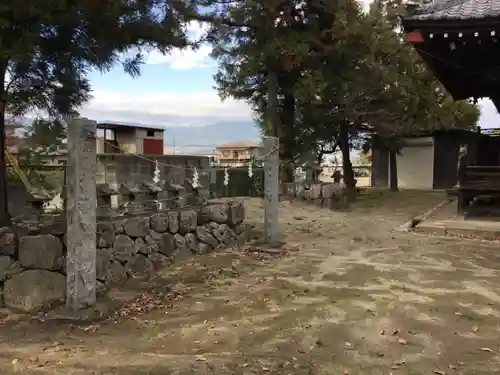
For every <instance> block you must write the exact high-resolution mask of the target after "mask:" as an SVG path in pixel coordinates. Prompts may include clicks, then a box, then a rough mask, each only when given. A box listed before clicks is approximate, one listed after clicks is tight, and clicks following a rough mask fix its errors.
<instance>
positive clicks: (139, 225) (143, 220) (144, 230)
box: [124, 217, 149, 237]
mask: <svg viewBox="0 0 500 375" xmlns="http://www.w3.org/2000/svg"><path fill="white" fill-rule="evenodd" d="M124 229H125V233H126V234H127V235H128V236H130V237H144V236H145V235H147V234H148V233H149V217H133V218H130V219H128V220H126V221H125V225H124Z"/></svg>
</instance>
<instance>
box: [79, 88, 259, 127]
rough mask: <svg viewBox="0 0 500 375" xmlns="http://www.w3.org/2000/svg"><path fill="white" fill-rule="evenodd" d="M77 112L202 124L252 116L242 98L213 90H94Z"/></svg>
mask: <svg viewBox="0 0 500 375" xmlns="http://www.w3.org/2000/svg"><path fill="white" fill-rule="evenodd" d="M93 96H94V99H93V100H91V101H90V102H89V103H88V104H87V105H86V106H85V107H84V108H82V110H81V114H82V115H83V116H86V117H88V118H92V119H95V120H98V121H103V120H110V121H130V122H142V123H148V124H160V125H197V124H200V125H203V124H205V123H206V121H207V120H208V119H210V120H238V119H248V120H250V119H251V118H252V113H251V110H250V107H249V106H248V104H246V103H245V102H240V101H235V100H232V99H228V100H226V101H224V102H222V101H221V100H220V98H219V97H218V95H217V93H216V92H215V91H213V92H191V93H178V92H169V91H164V92H156V93H151V94H141V95H134V94H133V93H127V92H120V91H104V90H97V91H95V92H94V93H93Z"/></svg>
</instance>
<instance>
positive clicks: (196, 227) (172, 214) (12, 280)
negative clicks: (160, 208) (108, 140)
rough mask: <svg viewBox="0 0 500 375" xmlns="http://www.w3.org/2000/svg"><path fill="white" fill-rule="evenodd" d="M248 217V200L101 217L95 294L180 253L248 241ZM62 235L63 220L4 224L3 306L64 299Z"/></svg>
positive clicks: (38, 305)
mask: <svg viewBox="0 0 500 375" xmlns="http://www.w3.org/2000/svg"><path fill="white" fill-rule="evenodd" d="M244 216H245V213H244V208H243V204H242V203H241V202H230V203H216V204H208V205H206V206H202V207H199V208H180V209H169V210H168V211H165V212H155V213H144V214H141V215H125V216H120V217H114V218H104V219H100V220H98V223H97V254H96V257H97V258H96V260H97V262H96V265H97V267H96V279H97V284H98V293H104V292H106V290H107V289H108V288H109V287H110V286H112V285H116V284H124V283H126V282H127V280H128V279H130V278H140V279H147V278H149V277H151V276H153V275H154V273H155V272H156V271H157V270H159V269H162V268H164V267H167V266H168V265H169V264H171V263H172V262H174V261H175V260H176V259H178V258H183V257H187V256H191V255H196V254H204V253H208V252H210V251H213V250H214V249H216V248H221V247H229V246H234V245H236V244H238V243H241V242H243V241H244V236H245V231H244V224H243V220H244ZM82 225H85V223H82ZM65 236H66V226H65V222H64V221H63V220H60V221H57V220H52V221H44V222H34V221H31V222H19V223H16V225H15V226H13V227H11V228H8V227H4V228H0V306H2V307H7V308H10V309H12V310H16V311H23V312H33V311H38V310H42V309H46V308H49V307H51V306H53V305H54V304H59V303H61V302H63V301H64V299H65V294H66V276H65V268H66V258H65V257H66V238H65Z"/></svg>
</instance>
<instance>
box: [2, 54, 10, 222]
mask: <svg viewBox="0 0 500 375" xmlns="http://www.w3.org/2000/svg"><path fill="white" fill-rule="evenodd" d="M6 71H7V63H6V62H5V61H2V60H0V79H1V82H0V227H6V226H10V225H11V219H10V214H9V205H8V200H7V169H6V163H5V109H6V108H5V107H6V105H5V92H4V91H5V83H4V82H5V75H6Z"/></svg>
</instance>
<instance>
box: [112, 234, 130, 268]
mask: <svg viewBox="0 0 500 375" xmlns="http://www.w3.org/2000/svg"><path fill="white" fill-rule="evenodd" d="M134 247H135V243H134V240H132V239H131V238H130V237H129V236H127V235H125V234H119V235H118V236H116V239H115V244H114V245H113V251H112V253H113V258H114V259H115V260H118V261H120V262H128V261H129V259H130V258H131V257H132V255H133V254H134Z"/></svg>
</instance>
